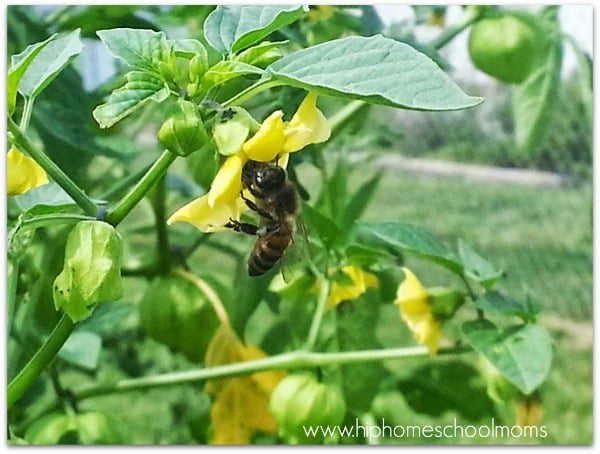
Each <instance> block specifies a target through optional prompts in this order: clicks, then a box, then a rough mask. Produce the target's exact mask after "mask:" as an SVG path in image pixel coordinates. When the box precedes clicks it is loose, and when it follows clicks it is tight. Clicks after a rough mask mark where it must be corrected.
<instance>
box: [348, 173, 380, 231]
mask: <svg viewBox="0 0 600 454" xmlns="http://www.w3.org/2000/svg"><path fill="white" fill-rule="evenodd" d="M382 175H383V174H382V173H381V172H378V173H376V174H375V175H373V176H372V177H371V178H369V179H368V180H367V181H365V182H364V183H363V184H361V185H360V186H359V187H358V189H357V190H356V192H354V194H352V196H351V197H350V200H348V203H346V207H345V209H344V217H343V220H342V225H351V224H353V223H354V222H356V221H357V220H358V219H359V218H360V217H361V216H362V214H363V213H364V211H365V209H366V208H367V207H368V206H369V202H370V201H371V198H372V197H373V194H374V193H375V191H376V189H377V186H378V185H379V182H380V181H381V176H382Z"/></svg>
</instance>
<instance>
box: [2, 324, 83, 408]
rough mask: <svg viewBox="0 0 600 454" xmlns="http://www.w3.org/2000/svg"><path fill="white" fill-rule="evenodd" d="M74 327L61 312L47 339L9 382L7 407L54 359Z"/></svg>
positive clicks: (23, 392) (10, 405) (19, 396)
mask: <svg viewBox="0 0 600 454" xmlns="http://www.w3.org/2000/svg"><path fill="white" fill-rule="evenodd" d="M74 327H75V325H74V323H73V322H72V321H71V319H70V318H69V316H68V315H66V314H63V316H62V317H61V319H60V320H59V321H58V323H57V324H56V326H55V327H54V329H53V330H52V332H51V333H50V336H49V337H48V339H46V341H45V342H44V343H43V344H42V346H41V347H40V349H39V350H38V351H37V352H35V354H34V355H33V356H32V357H31V359H30V360H29V362H28V363H27V364H26V365H25V367H23V369H21V371H20V372H19V374H18V375H17V376H16V377H15V378H13V380H12V381H11V382H10V383H9V385H8V391H7V397H6V400H7V408H10V407H12V405H13V404H14V403H15V402H16V401H17V400H19V398H21V396H22V395H23V394H25V391H27V389H28V388H29V387H30V386H31V385H32V384H33V382H34V381H35V380H36V379H37V378H38V377H39V376H40V374H41V373H42V372H43V371H44V370H45V369H46V367H47V366H48V364H50V361H52V360H53V359H54V357H55V356H56V354H57V353H58V351H59V350H60V348H61V347H62V346H63V344H64V343H65V342H66V341H67V339H68V338H69V336H70V335H71V332H72V331H73V328H74Z"/></svg>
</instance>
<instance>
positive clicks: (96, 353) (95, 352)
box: [58, 330, 102, 370]
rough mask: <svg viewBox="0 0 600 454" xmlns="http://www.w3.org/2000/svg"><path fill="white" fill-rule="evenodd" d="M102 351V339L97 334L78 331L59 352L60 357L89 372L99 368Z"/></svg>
mask: <svg viewBox="0 0 600 454" xmlns="http://www.w3.org/2000/svg"><path fill="white" fill-rule="evenodd" d="M100 350H102V339H101V338H100V336H98V335H97V334H95V333H90V332H87V331H80V330H77V331H75V332H73V333H72V334H71V335H70V336H69V338H68V339H67V342H65V344H64V345H63V346H62V348H61V349H60V350H59V352H58V356H59V357H60V358H61V359H63V360H65V361H68V362H70V363H71V364H74V365H76V366H79V367H82V368H83V369H87V370H95V369H96V368H97V367H98V361H99V359H100Z"/></svg>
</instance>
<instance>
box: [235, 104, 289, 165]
mask: <svg viewBox="0 0 600 454" xmlns="http://www.w3.org/2000/svg"><path fill="white" fill-rule="evenodd" d="M284 143H285V133H284V124H283V112H282V111H281V110H276V111H275V112H273V113H272V114H271V115H269V116H268V117H267V119H266V120H265V121H263V123H262V125H261V126H260V129H259V130H258V131H256V134H254V135H253V136H252V137H251V138H250V139H248V140H247V141H246V143H244V145H243V146H242V151H243V152H244V154H245V155H246V156H247V157H248V158H249V159H252V160H253V161H260V162H268V161H272V160H273V159H275V157H276V156H277V155H278V154H279V153H281V151H282V150H283V145H284Z"/></svg>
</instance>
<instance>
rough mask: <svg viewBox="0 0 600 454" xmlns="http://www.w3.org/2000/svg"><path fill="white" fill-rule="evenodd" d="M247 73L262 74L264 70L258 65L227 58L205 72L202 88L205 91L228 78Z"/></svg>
mask: <svg viewBox="0 0 600 454" xmlns="http://www.w3.org/2000/svg"><path fill="white" fill-rule="evenodd" d="M247 74H256V75H262V74H264V71H263V70H262V69H260V68H257V67H256V66H252V65H249V64H247V63H242V62H240V61H233V60H225V61H220V62H219V63H217V64H216V65H214V66H212V67H210V68H209V69H208V71H206V73H205V74H204V78H203V79H202V83H201V85H200V90H201V91H202V92H204V93H206V92H208V90H210V89H211V88H213V87H216V86H217V85H221V84H223V83H225V82H227V81H228V80H231V79H234V78H236V77H240V76H244V75H247Z"/></svg>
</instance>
